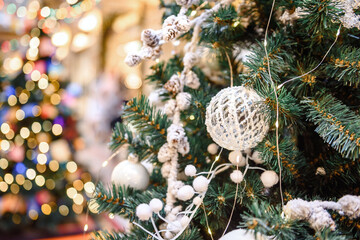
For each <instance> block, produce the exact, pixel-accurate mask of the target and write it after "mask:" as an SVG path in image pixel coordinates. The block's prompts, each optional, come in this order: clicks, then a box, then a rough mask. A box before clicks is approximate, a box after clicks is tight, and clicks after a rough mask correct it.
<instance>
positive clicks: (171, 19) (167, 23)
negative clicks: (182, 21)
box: [162, 15, 176, 28]
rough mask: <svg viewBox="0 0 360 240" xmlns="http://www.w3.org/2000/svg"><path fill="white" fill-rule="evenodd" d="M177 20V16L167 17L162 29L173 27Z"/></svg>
mask: <svg viewBox="0 0 360 240" xmlns="http://www.w3.org/2000/svg"><path fill="white" fill-rule="evenodd" d="M175 20H176V16H175V15H171V16H169V17H167V18H166V19H165V20H164V23H163V25H162V27H163V28H165V27H170V26H172V25H173V24H174V22H175Z"/></svg>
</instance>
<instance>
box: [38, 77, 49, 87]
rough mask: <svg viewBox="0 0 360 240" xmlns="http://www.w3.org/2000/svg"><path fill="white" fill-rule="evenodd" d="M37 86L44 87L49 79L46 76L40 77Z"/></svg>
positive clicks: (47, 84)
mask: <svg viewBox="0 0 360 240" xmlns="http://www.w3.org/2000/svg"><path fill="white" fill-rule="evenodd" d="M38 86H39V88H40V89H45V88H47V87H48V86H49V81H48V80H47V79H46V78H40V80H39V82H38Z"/></svg>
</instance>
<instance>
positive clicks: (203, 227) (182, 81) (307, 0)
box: [94, 0, 360, 240]
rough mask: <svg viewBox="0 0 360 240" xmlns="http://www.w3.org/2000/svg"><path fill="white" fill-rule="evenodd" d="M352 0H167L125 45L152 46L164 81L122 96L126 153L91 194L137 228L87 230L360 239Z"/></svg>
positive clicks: (355, 5) (145, 54) (134, 56)
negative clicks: (166, 51)
mask: <svg viewBox="0 0 360 240" xmlns="http://www.w3.org/2000/svg"><path fill="white" fill-rule="evenodd" d="M359 4H360V1H358V0H342V1H332V0H291V1H287V0H279V1H269V0H254V1H248V0H240V1H231V0H223V1H215V2H212V1H201V0H200V1H198V0H176V1H161V3H160V5H161V7H162V8H164V16H163V25H162V28H161V29H156V30H154V29H146V30H144V31H143V32H142V34H141V40H142V41H143V46H142V48H141V49H140V50H139V51H136V50H135V49H134V52H133V53H131V54H129V55H128V56H127V58H126V59H125V62H126V63H127V64H128V65H129V66H132V67H135V66H138V65H139V64H141V62H143V61H146V60H150V59H152V60H156V62H157V63H156V64H155V65H153V66H152V68H151V69H152V70H153V73H152V74H151V75H149V76H148V77H147V80H149V82H150V83H153V84H154V85H155V86H156V87H157V88H158V90H156V91H154V92H153V93H152V94H151V95H150V96H149V97H148V98H147V97H145V96H140V97H138V98H134V99H132V100H130V101H129V102H128V103H127V104H126V106H125V107H124V113H123V115H122V120H123V121H122V122H118V123H117V124H116V126H115V128H114V131H113V137H112V141H111V143H110V144H111V148H112V149H113V150H114V151H115V153H116V151H117V149H119V147H121V146H127V147H128V149H129V152H130V154H129V157H128V159H127V160H125V161H123V162H121V163H119V165H118V166H117V167H116V168H115V169H114V170H113V174H112V181H113V186H112V187H111V188H107V187H104V186H103V185H101V184H100V185H98V186H97V190H96V194H95V197H94V199H95V200H96V202H97V204H98V210H99V211H100V212H109V213H111V214H115V215H123V216H126V217H128V218H129V219H130V220H131V222H132V223H133V228H132V229H131V230H130V231H128V232H125V233H122V232H116V231H114V232H108V231H106V230H104V231H100V232H97V233H95V236H94V237H95V238H97V239H171V240H175V239H186V240H190V239H212V240H213V239H221V240H228V239H232V240H236V239H255V237H257V239H358V238H359V237H360V219H359V217H360V197H359V196H358V195H359V183H360V178H359V176H360V174H359V173H360V172H359V171H360V170H359V169H360V168H359V155H360V132H359V131H360V130H359V129H360V117H359V106H360V101H359V100H360V98H359V96H360V91H359V88H358V86H359V69H360V68H359V66H360V65H359V59H358V56H359V48H360V45H359V37H358V36H359V29H360V17H359V15H358V11H359ZM270 20H271V21H270ZM139 38H140V36H139ZM168 42H172V43H173V46H174V49H178V48H179V47H178V46H181V48H183V49H184V51H182V52H179V51H177V50H174V51H173V56H172V57H171V58H170V59H167V60H166V61H161V60H160V57H161V53H162V47H163V46H164V45H166V43H168ZM176 47H177V48H176ZM140 67H141V66H140ZM144 162H146V163H149V162H151V163H152V167H153V169H152V172H151V174H150V176H149V175H147V173H146V169H145V168H144V166H143V165H142V164H141V163H144ZM107 163H108V160H107V161H106V162H104V165H106V164H107ZM246 231H247V232H246Z"/></svg>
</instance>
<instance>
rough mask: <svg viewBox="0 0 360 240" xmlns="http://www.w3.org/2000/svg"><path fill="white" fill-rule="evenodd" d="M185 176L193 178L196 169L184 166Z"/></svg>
mask: <svg viewBox="0 0 360 240" xmlns="http://www.w3.org/2000/svg"><path fill="white" fill-rule="evenodd" d="M185 175H186V176H189V177H193V176H195V175H196V168H195V166H194V165H191V164H189V165H186V167H185Z"/></svg>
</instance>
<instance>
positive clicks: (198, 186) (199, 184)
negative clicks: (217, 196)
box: [193, 176, 209, 193]
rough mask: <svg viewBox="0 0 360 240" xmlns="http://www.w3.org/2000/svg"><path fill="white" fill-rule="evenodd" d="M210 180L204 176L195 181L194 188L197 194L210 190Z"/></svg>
mask: <svg viewBox="0 0 360 240" xmlns="http://www.w3.org/2000/svg"><path fill="white" fill-rule="evenodd" d="M208 186H209V180H208V179H207V178H206V177H204V176H198V177H196V178H195V179H194V181H193V187H194V189H195V191H197V192H200V193H202V192H205V191H206V190H207V189H208Z"/></svg>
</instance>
